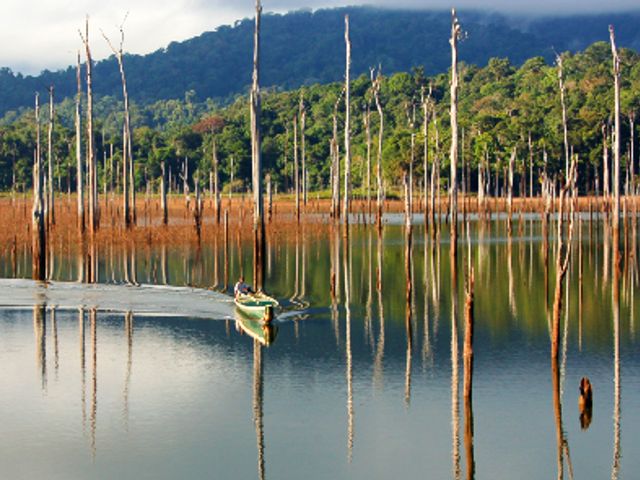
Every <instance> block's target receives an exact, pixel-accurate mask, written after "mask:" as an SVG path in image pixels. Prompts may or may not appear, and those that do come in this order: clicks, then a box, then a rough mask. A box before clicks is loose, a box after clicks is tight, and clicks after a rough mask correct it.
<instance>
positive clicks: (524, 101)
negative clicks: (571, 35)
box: [0, 42, 640, 192]
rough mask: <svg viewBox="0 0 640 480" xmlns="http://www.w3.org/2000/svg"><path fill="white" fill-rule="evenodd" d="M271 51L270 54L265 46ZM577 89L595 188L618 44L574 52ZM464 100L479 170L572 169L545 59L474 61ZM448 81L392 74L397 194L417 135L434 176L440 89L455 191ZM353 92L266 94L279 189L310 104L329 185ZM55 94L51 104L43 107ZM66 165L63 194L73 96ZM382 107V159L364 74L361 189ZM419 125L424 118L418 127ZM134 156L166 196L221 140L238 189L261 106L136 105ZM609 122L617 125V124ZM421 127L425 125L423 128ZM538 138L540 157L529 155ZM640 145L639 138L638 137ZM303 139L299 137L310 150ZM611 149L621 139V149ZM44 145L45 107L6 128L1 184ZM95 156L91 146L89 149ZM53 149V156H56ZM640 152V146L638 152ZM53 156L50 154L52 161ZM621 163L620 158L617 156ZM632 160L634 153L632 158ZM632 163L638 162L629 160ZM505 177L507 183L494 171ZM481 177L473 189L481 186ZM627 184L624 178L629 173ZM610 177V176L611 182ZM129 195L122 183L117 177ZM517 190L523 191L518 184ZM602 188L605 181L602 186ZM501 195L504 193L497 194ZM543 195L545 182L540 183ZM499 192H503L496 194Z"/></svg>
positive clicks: (630, 91)
mask: <svg viewBox="0 0 640 480" xmlns="http://www.w3.org/2000/svg"><path fill="white" fill-rule="evenodd" d="M265 49H266V48H265ZM563 58H564V61H563V64H564V78H565V84H566V97H567V111H568V128H569V142H570V144H571V146H572V148H573V151H574V152H575V153H576V154H577V155H579V175H580V185H581V188H582V190H583V191H586V190H587V189H590V188H593V185H594V180H595V178H596V176H600V178H601V175H602V157H603V127H605V130H604V131H605V132H607V135H608V132H610V124H611V121H612V111H613V76H612V61H611V48H610V46H609V44H608V43H605V42H599V43H595V44H593V45H591V46H590V47H589V48H587V49H586V50H585V51H584V52H581V53H577V54H571V53H565V54H563ZM621 58H622V84H621V86H622V114H623V128H622V145H623V147H624V148H623V153H625V152H629V143H628V142H629V139H630V128H629V127H630V119H633V118H634V115H635V112H636V111H637V110H638V107H639V105H640V56H639V55H638V54H637V53H636V52H635V51H633V50H625V49H623V50H621ZM459 72H460V77H461V83H460V93H459V122H460V127H461V129H462V130H463V131H464V133H463V140H462V145H461V156H462V158H463V159H464V160H465V161H467V162H468V164H469V165H470V167H471V168H472V169H475V167H476V165H477V164H478V162H479V161H483V162H488V166H489V169H490V170H491V171H492V172H494V174H495V173H497V174H499V175H503V172H504V169H505V166H506V164H507V162H508V160H509V157H510V155H511V152H512V151H513V148H514V147H515V148H516V149H517V158H516V173H517V178H519V179H523V180H526V176H527V175H528V168H529V161H530V159H532V160H533V164H534V173H535V176H536V178H539V174H540V172H541V169H542V166H543V160H544V156H543V152H546V154H547V158H548V170H549V172H550V173H551V174H553V173H554V172H560V171H561V169H562V168H563V167H564V157H563V153H562V152H563V140H562V124H561V107H560V94H559V88H558V75H557V68H556V66H555V65H553V64H549V63H547V61H545V59H544V58H542V57H534V58H531V59H529V60H527V61H525V62H524V63H523V64H522V66H520V67H516V66H514V65H513V64H512V63H510V62H509V61H508V60H506V59H500V58H494V59H491V60H490V61H489V62H488V64H487V65H486V66H484V67H477V66H474V65H470V64H466V63H462V64H460V65H459ZM448 83H449V77H448V74H446V73H443V74H439V75H436V76H433V77H428V76H426V75H425V72H424V70H423V69H422V68H415V69H413V70H412V71H410V72H400V73H395V74H393V75H389V76H386V77H384V78H383V81H382V84H381V91H380V98H381V103H382V108H383V110H384V121H385V129H384V144H383V145H384V146H383V165H384V176H385V183H386V185H387V186H388V187H389V189H390V191H391V190H393V187H394V186H397V185H398V182H399V181H400V177H401V175H400V172H401V171H402V169H405V168H407V166H408V164H409V162H410V159H411V157H412V155H411V136H412V133H415V146H414V156H415V164H414V166H415V179H416V181H417V182H420V181H421V179H422V178H423V171H422V170H423V167H422V155H423V146H424V140H425V138H424V135H423V124H422V122H423V108H422V103H421V101H422V98H423V97H425V96H427V93H426V92H428V90H429V88H430V87H431V89H432V100H433V105H434V107H435V115H433V114H432V115H430V121H429V130H428V135H429V136H428V152H429V161H430V162H431V161H433V159H435V158H439V159H440V160H441V168H442V172H443V177H445V178H443V185H444V184H445V183H446V175H447V171H448V162H449V160H448V148H449V147H448V145H449V125H448V122H449V118H448V111H449V99H448V91H449V89H448ZM342 88H343V86H342V84H340V83H329V84H314V85H309V86H305V87H302V88H301V89H295V90H291V91H285V92H281V91H276V90H268V89H267V90H265V91H264V92H263V111H262V134H263V144H262V148H263V164H264V168H265V170H266V173H270V174H271V177H272V179H273V180H274V181H275V182H276V185H277V188H278V189H279V191H281V192H282V191H285V190H287V189H288V188H290V186H291V183H292V180H291V179H292V172H293V164H292V163H293V162H292V160H293V144H294V142H293V123H292V122H293V119H294V116H295V115H296V114H298V113H299V108H300V98H301V97H302V99H303V103H304V106H305V110H306V128H305V130H304V135H305V144H306V158H307V166H308V180H309V186H310V188H311V189H312V190H320V189H325V188H327V187H328V184H329V168H330V160H329V159H330V152H329V148H330V140H331V137H332V131H333V113H334V107H335V106H336V105H337V106H338V108H337V119H338V125H339V134H340V139H339V143H340V144H342V142H343V137H342V135H343V132H342V124H343V119H344V111H345V108H344V102H343V101H340V102H337V100H338V98H339V97H340V95H341V91H342ZM44 99H46V97H43V100H44ZM47 110H48V109H47V108H45V107H43V108H42V112H43V113H41V122H42V131H43V139H44V138H46V122H47V121H48V118H47V117H48V114H47ZM56 110H57V113H56V124H55V125H56V126H55V131H54V157H55V178H56V179H57V180H56V188H59V189H60V190H61V191H65V192H66V191H68V190H70V191H73V190H74V182H75V180H74V178H75V152H74V148H75V147H74V145H75V142H74V135H75V133H74V129H73V112H74V103H73V101H72V100H69V99H65V100H63V101H62V102H60V103H58V104H57V105H56ZM121 110H122V109H121V103H120V102H119V101H117V100H116V99H114V98H111V97H102V98H101V99H100V100H99V101H98V102H97V105H96V106H95V125H96V127H95V137H96V138H95V140H96V142H95V143H96V148H97V158H98V160H99V181H100V182H101V183H102V182H104V181H105V180H106V181H107V184H108V185H111V184H112V180H111V178H112V177H113V175H115V172H116V171H117V169H116V167H114V168H113V169H110V168H107V170H106V171H105V169H104V165H109V164H110V162H109V161H106V163H105V159H106V158H107V157H110V146H111V145H113V149H114V164H116V165H117V162H118V160H119V159H120V154H119V152H120V149H121V144H122V135H121V133H122V113H121ZM367 111H370V124H371V134H372V137H373V139H374V141H373V142H372V143H373V146H372V158H373V159H375V158H376V154H377V153H376V147H375V145H376V143H377V142H376V141H375V139H376V136H377V134H378V115H377V112H376V109H375V105H374V103H373V97H372V82H371V79H370V77H369V75H361V76H359V77H358V78H356V79H355V80H354V81H353V83H352V106H351V113H352V124H353V126H352V145H353V146H352V150H353V170H352V179H353V182H354V183H353V185H354V187H355V188H356V189H357V188H358V187H359V186H360V185H361V184H362V182H363V176H364V167H365V165H366V162H365V158H366V151H367V148H366V136H365V128H364V116H365V115H366V112H367ZM211 116H217V117H220V118H219V119H218V120H217V122H216V124H217V125H218V127H219V128H218V129H217V130H216V131H215V133H213V134H212V133H211V131H210V130H209V129H207V128H201V127H202V125H198V123H199V122H201V121H202V119H205V118H208V117H211ZM414 117H415V120H414ZM132 124H133V126H134V136H133V149H134V151H133V156H134V161H135V172H136V182H137V187H138V189H142V190H143V189H145V188H146V185H147V181H148V183H149V185H150V186H151V188H157V185H158V182H159V176H160V164H161V162H162V161H166V162H167V164H168V166H169V169H170V170H171V172H172V179H173V181H174V184H176V185H177V184H181V182H180V181H179V180H177V178H178V172H181V171H182V169H183V164H184V162H185V161H187V159H188V162H189V178H190V179H191V181H193V179H194V178H196V177H197V178H199V179H200V182H201V183H202V186H203V187H205V188H206V187H208V178H209V174H208V172H209V171H210V169H211V158H212V154H211V153H212V148H211V145H212V139H213V138H214V137H215V141H216V144H217V154H218V158H219V162H220V167H221V172H220V175H221V180H222V182H223V185H225V186H226V185H228V183H229V179H230V178H231V173H232V172H231V168H232V165H233V169H234V172H233V173H234V177H235V179H236V180H235V189H236V191H239V190H240V189H242V188H246V187H247V186H248V185H249V178H250V168H251V159H250V156H251V153H250V152H251V148H250V143H251V142H250V133H249V102H248V99H247V98H246V96H245V97H239V98H237V99H236V100H235V101H234V102H232V103H231V104H229V105H227V106H224V107H219V106H216V105H215V104H214V103H212V102H204V103H202V102H197V101H196V99H195V98H194V96H193V94H192V93H187V94H186V95H185V97H184V99H183V100H167V101H158V102H155V103H153V104H149V105H141V104H139V103H138V104H134V106H133V110H132ZM607 125H609V127H607ZM412 126H413V128H412ZM529 137H531V150H530V149H529ZM636 138H637V136H636ZM300 144H301V140H300V139H299V141H298V146H300ZM610 144H611V142H610V141H609V145H610ZM34 147H35V121H34V115H33V110H30V111H24V112H22V113H21V114H19V115H17V116H16V117H14V118H13V119H12V121H11V122H8V123H5V124H4V125H2V126H0V188H2V189H3V190H7V189H9V188H11V185H12V183H13V176H14V175H15V182H16V185H17V186H18V189H28V188H29V187H30V185H31V175H32V173H31V165H32V162H33V151H34ZM83 148H84V147H83ZM43 151H45V152H46V149H44V150H43ZM636 152H637V148H636ZM45 156H46V155H45ZM609 157H610V158H611V155H610V156H609ZM624 159H625V161H627V160H628V156H627V155H625V157H624ZM623 165H626V163H623ZM494 176H495V175H494ZM475 178H476V177H475V174H474V175H473V176H472V182H471V183H472V186H473V185H475ZM623 178H624V174H623ZM600 181H601V180H600ZM114 182H115V185H116V187H117V181H114ZM516 183H518V182H517V181H516ZM600 185H602V183H600ZM492 189H493V187H492ZM536 189H537V190H538V191H539V186H537V184H536ZM492 191H493V190H492Z"/></svg>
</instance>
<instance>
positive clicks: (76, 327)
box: [0, 221, 640, 479]
mask: <svg viewBox="0 0 640 480" xmlns="http://www.w3.org/2000/svg"><path fill="white" fill-rule="evenodd" d="M471 240H472V257H473V265H474V269H475V279H476V288H475V306H476V307H475V312H476V314H475V319H476V331H475V341H474V352H475V357H474V361H475V363H474V372H473V396H472V411H471V410H469V408H468V407H469V405H468V404H467V405H465V402H464V401H463V396H462V390H463V388H462V381H463V358H462V339H463V336H464V319H463V315H462V312H463V308H462V307H463V303H462V302H463V293H464V275H463V273H462V271H460V273H459V274H458V275H457V283H456V285H455V287H452V281H451V277H452V276H451V267H450V264H449V245H448V241H447V239H446V238H445V237H444V235H443V238H442V243H441V247H440V248H433V249H432V248H431V245H430V242H428V241H426V242H425V238H424V234H423V232H422V228H421V227H417V228H416V230H415V233H414V238H413V249H412V257H411V262H410V264H409V266H410V269H409V270H408V271H407V268H406V263H405V255H406V252H405V237H404V234H403V231H402V230H401V229H400V228H399V227H391V226H390V227H387V228H385V230H384V233H383V236H382V237H381V238H379V237H378V235H377V233H376V231H375V230H368V229H365V228H362V227H357V228H355V229H354V230H353V232H352V235H351V241H350V243H349V244H346V243H345V241H344V239H343V238H342V236H341V235H332V234H329V233H328V234H319V233H318V232H317V231H316V230H314V233H313V234H311V233H310V232H305V231H300V232H297V233H296V232H295V231H294V232H291V235H290V237H289V238H288V239H286V240H285V239H283V238H281V239H280V240H279V241H278V242H277V243H275V244H272V245H271V246H270V249H269V252H268V272H267V285H268V287H269V291H270V292H271V293H272V294H274V295H275V296H277V297H278V298H280V299H282V300H283V304H284V305H285V306H286V309H287V311H286V312H284V314H283V315H281V316H280V317H279V318H278V320H277V322H276V329H277V331H276V332H275V333H274V336H275V338H273V339H272V342H271V344H270V345H269V346H263V345H262V344H261V343H260V342H259V341H257V340H254V339H253V338H252V337H251V336H250V335H248V334H246V333H245V334H243V333H242V332H243V328H242V325H241V324H240V323H239V322H237V321H236V319H235V318H227V319H225V318H212V319H210V320H202V319H195V318H191V317H190V316H189V314H188V312H189V301H188V298H185V301H184V312H185V313H184V315H183V316H179V317H170V318H166V317H159V316H158V317H155V316H144V317H142V316H136V315H135V312H134V313H133V315H131V316H127V315H125V314H123V313H118V312H106V311H101V310H99V311H98V312H97V313H95V314H93V313H91V312H90V311H89V310H88V309H84V310H82V311H79V310H65V311H62V310H55V309H53V310H52V309H51V308H50V306H37V305H36V306H33V307H32V308H28V309H14V310H11V309H4V310H0V363H1V364H2V368H1V369H0V384H1V385H2V395H0V424H1V425H2V429H3V435H2V436H1V437H0V464H2V472H3V473H2V476H3V477H4V478H13V479H21V478H25V479H26V478H29V479H31V478H52V479H57V478H60V479H73V478H153V479H164V478H167V479H172V478H239V479H240V478H242V479H244V478H271V479H284V478H292V479H293V478H309V479H316V478H317V479H326V478H354V479H372V478H383V479H384V478H393V477H397V476H398V475H402V476H403V477H404V478H467V474H468V473H470V472H469V463H470V462H469V460H470V459H471V458H473V460H474V472H473V474H474V478H478V479H512V478H522V479H539V478H552V477H557V476H558V474H559V469H560V468H561V469H562V473H563V475H564V476H566V477H567V478H570V475H571V473H572V474H573V477H574V478H581V479H600V478H610V477H612V478H627V479H632V478H637V475H638V472H639V471H640V455H638V453H640V449H639V448H638V446H637V445H638V432H640V388H639V387H640V362H639V360H638V353H639V350H640V348H639V346H638V342H637V340H636V331H635V330H636V325H635V322H636V319H637V317H638V314H639V312H638V306H637V305H636V303H635V300H634V297H635V293H636V292H637V283H636V281H635V276H636V275H637V272H636V271H635V270H634V269H633V268H632V267H631V265H629V268H628V269H627V270H626V271H625V272H624V274H623V276H622V278H621V279H620V307H619V308H620V320H619V328H617V329H616V328H615V327H616V323H615V322H614V315H613V311H614V303H613V300H612V299H613V297H612V287H611V282H612V280H613V278H612V277H613V270H612V268H611V265H610V262H611V256H610V254H609V253H608V250H607V249H608V248H609V246H607V242H606V240H604V232H603V230H602V228H601V227H600V228H596V225H595V224H594V225H593V227H592V229H591V230H590V229H589V226H588V224H586V223H585V224H583V225H582V235H581V241H576V242H575V243H574V248H575V250H574V257H573V261H572V264H571V266H570V275H569V284H568V296H567V297H566V299H567V300H568V306H569V308H568V313H567V312H566V311H564V312H563V315H562V317H563V321H562V323H561V332H562V333H561V335H562V345H561V355H560V360H559V365H558V367H559V377H560V386H559V393H560V401H561V413H560V416H558V415H557V408H556V407H557V406H558V405H557V404H554V386H553V382H552V368H551V361H550V354H549V352H550V341H549V330H548V321H549V312H550V310H551V304H550V302H551V298H552V291H553V287H554V278H555V272H554V269H553V265H554V259H553V247H554V243H553V242H552V243H551V245H550V250H549V256H550V258H549V265H550V267H551V268H550V270H549V272H548V273H547V275H545V268H544V260H543V258H544V256H543V250H542V240H541V234H540V225H539V223H537V222H534V221H532V222H529V221H526V222H524V223H523V224H522V226H521V227H520V226H519V225H518V223H517V222H516V224H515V227H514V233H513V237H512V238H511V239H509V238H508V237H507V236H506V229H505V225H504V223H502V222H500V223H492V224H490V225H488V226H485V227H479V226H478V225H475V224H473V225H472V232H471ZM101 251H102V257H101V261H100V262H101V263H100V277H101V279H102V281H105V282H114V281H115V282H121V281H122V280H123V278H124V277H123V272H124V271H125V269H124V267H123V265H124V262H125V259H128V260H127V261H128V262H129V263H128V265H127V268H126V270H128V272H127V274H128V275H129V276H131V275H135V278H136V280H137V281H138V282H144V283H164V282H167V283H171V284H174V285H185V284H191V285H200V286H209V287H211V286H217V287H218V288H223V283H224V277H225V265H227V268H226V277H227V279H228V282H229V283H231V281H232V279H235V278H236V276H237V275H238V274H239V272H240V270H243V271H244V272H250V265H251V247H250V245H239V244H238V243H237V242H236V240H235V237H234V240H233V241H232V242H231V244H230V245H228V246H227V261H226V263H225V260H224V247H223V245H222V241H220V244H219V245H203V246H202V248H201V250H200V251H194V249H193V248H191V247H175V246H169V247H166V248H163V247H157V248H156V247H154V248H149V247H144V246H139V247H137V248H135V249H133V251H126V252H123V251H120V250H116V251H115V252H114V251H113V249H110V248H109V246H105V247H104V248H103V249H102V250H101ZM465 252H466V247H465V248H462V247H461V249H460V257H459V258H460V263H461V264H462V265H463V264H464V256H463V255H464V253H465ZM580 252H581V253H580ZM132 258H133V260H131V259H132ZM579 260H580V261H581V263H582V268H580V265H579V263H580V261H579ZM29 263H30V262H29V261H27V260H26V259H25V258H23V257H21V254H20V252H18V258H17V259H15V261H14V259H12V258H10V256H9V255H8V254H6V253H5V254H4V255H3V256H2V257H0V274H2V275H3V276H10V275H11V273H12V269H13V272H15V269H16V264H17V266H18V267H17V268H18V270H19V269H20V268H22V270H21V271H18V272H16V273H17V274H18V275H22V276H29V273H28V270H27V269H26V267H25V266H26V265H28V264H29ZM379 268H380V269H381V286H382V288H381V290H379V289H378V282H377V272H378V269H379ZM580 273H582V282H581V283H580V282H579V277H580ZM407 274H408V275H409V277H410V278H411V279H412V285H413V289H412V292H411V295H410V296H409V302H408V305H407V295H406V283H407V282H406V279H407ZM76 276H77V262H76V261H75V257H74V256H73V255H69V254H65V255H58V257H57V258H56V259H55V269H54V277H55V278H56V279H59V280H73V279H75V278H76ZM247 276H249V277H250V275H247ZM545 277H547V281H548V284H549V285H548V291H549V294H548V298H549V301H546V300H545V297H546V295H545ZM332 278H333V279H334V281H335V292H336V295H334V296H332V295H331V283H332V281H331V279H332ZM345 287H346V288H345ZM347 298H348V299H349V300H350V301H349V302H347V301H346V300H347ZM452 302H456V303H457V309H455V310H454V311H452V308H451V307H452ZM616 332H617V334H618V339H619V349H617V353H616ZM616 362H617V364H618V366H619V368H620V375H619V377H618V378H617V379H616V377H615V373H614V367H615V365H616ZM584 375H587V376H588V377H589V378H590V379H591V382H592V384H593V386H594V407H593V417H592V420H591V424H590V426H589V427H588V429H585V430H583V429H582V428H581V425H580V418H579V417H580V412H579V409H578V383H579V381H580V378H581V377H582V376H584ZM615 380H617V382H616V381H615ZM616 385H618V386H619V387H620V388H619V390H616ZM467 425H468V426H472V435H470V434H469V433H470V431H469V430H467V431H465V427H466V426H467ZM558 427H560V428H561V433H562V434H563V436H562V439H563V442H561V448H560V450H561V451H562V458H563V461H562V467H560V466H559V463H558V452H559V449H558V443H557V438H558V437H557V433H558Z"/></svg>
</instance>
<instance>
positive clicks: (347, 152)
mask: <svg viewBox="0 0 640 480" xmlns="http://www.w3.org/2000/svg"><path fill="white" fill-rule="evenodd" d="M344 43H345V47H346V49H345V76H344V82H345V83H344V91H345V93H344V108H345V114H344V210H343V217H344V224H345V226H346V227H347V228H346V229H345V233H346V232H348V225H349V197H350V195H351V181H350V178H351V177H350V175H351V86H350V81H351V40H350V39H349V15H345V16H344Z"/></svg>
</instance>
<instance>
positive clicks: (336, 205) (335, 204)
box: [331, 89, 344, 221]
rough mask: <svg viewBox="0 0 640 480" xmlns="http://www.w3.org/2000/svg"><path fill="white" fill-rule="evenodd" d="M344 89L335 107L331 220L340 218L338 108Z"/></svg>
mask: <svg viewBox="0 0 640 480" xmlns="http://www.w3.org/2000/svg"><path fill="white" fill-rule="evenodd" d="M342 95H344V89H342V91H341V92H340V95H339V96H338V99H337V100H336V103H335V104H334V105H333V137H332V138H331V155H332V157H331V218H333V219H334V221H337V220H338V219H339V218H340V143H339V142H338V107H339V106H340V102H341V101H342Z"/></svg>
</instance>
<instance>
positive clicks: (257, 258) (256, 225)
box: [251, 0, 265, 291]
mask: <svg viewBox="0 0 640 480" xmlns="http://www.w3.org/2000/svg"><path fill="white" fill-rule="evenodd" d="M261 13H262V5H261V4H260V0H256V23H255V31H254V35H253V83H252V86H251V160H252V175H253V200H254V210H253V240H254V241H253V272H254V283H255V287H256V290H257V291H262V290H263V288H264V277H263V274H264V252H265V229H264V205H263V202H262V177H261V173H262V172H261V170H262V153H261V151H260V87H259V66H260V14H261Z"/></svg>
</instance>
